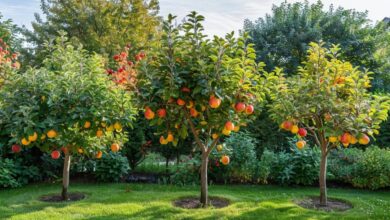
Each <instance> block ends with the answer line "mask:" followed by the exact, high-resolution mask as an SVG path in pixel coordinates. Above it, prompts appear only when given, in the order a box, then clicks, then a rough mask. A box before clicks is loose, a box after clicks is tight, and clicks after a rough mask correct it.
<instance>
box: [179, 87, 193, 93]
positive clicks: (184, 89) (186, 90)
mask: <svg viewBox="0 0 390 220" xmlns="http://www.w3.org/2000/svg"><path fill="white" fill-rule="evenodd" d="M181 91H182V92H191V90H190V89H189V88H187V87H183V88H181Z"/></svg>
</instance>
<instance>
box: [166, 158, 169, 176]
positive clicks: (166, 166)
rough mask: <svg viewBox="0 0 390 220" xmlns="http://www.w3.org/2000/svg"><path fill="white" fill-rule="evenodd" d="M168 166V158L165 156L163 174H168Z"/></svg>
mask: <svg viewBox="0 0 390 220" xmlns="http://www.w3.org/2000/svg"><path fill="white" fill-rule="evenodd" d="M168 166H169V159H168V158H165V174H168V173H169V172H168V171H169V170H168Z"/></svg>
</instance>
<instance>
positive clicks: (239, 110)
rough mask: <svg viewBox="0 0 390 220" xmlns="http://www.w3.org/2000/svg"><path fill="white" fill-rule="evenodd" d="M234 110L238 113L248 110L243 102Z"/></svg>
mask: <svg viewBox="0 0 390 220" xmlns="http://www.w3.org/2000/svg"><path fill="white" fill-rule="evenodd" d="M234 108H235V109H236V112H243V111H244V110H245V108H246V105H245V104H244V103H243V102H239V103H237V104H236V105H235V106H234Z"/></svg>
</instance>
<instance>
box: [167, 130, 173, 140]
mask: <svg viewBox="0 0 390 220" xmlns="http://www.w3.org/2000/svg"><path fill="white" fill-rule="evenodd" d="M166 140H167V141H168V142H172V141H173V135H172V133H171V132H169V133H168V136H167V139H166Z"/></svg>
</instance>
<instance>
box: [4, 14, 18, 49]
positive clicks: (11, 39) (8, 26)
mask: <svg viewBox="0 0 390 220" xmlns="http://www.w3.org/2000/svg"><path fill="white" fill-rule="evenodd" d="M19 33H20V28H18V27H17V26H16V25H15V24H14V23H13V22H12V20H11V19H7V20H3V15H2V14H1V13H0V39H2V42H3V43H5V44H6V45H7V46H8V47H9V50H10V51H20V49H21V45H22V40H21V39H20V37H19V36H18V34H19Z"/></svg>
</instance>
